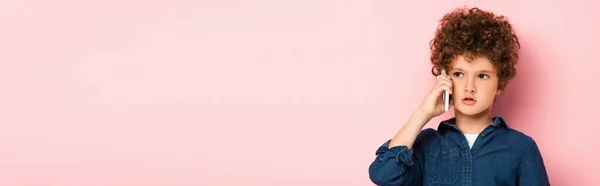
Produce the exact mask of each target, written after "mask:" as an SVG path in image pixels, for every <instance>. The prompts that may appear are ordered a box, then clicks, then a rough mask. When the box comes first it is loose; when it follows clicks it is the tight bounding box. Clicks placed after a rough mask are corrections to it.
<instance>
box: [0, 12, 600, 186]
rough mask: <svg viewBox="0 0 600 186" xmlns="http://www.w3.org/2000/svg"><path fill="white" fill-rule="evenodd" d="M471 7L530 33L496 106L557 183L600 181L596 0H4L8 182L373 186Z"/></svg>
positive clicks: (0, 162)
mask: <svg viewBox="0 0 600 186" xmlns="http://www.w3.org/2000/svg"><path fill="white" fill-rule="evenodd" d="M462 5H469V6H479V7H481V8H482V9H485V10H492V11H494V12H497V13H499V14H504V15H506V16H508V17H509V19H510V20H511V22H512V23H513V25H514V26H515V28H516V29H517V32H518V34H519V36H520V39H521V43H522V46H523V49H522V53H521V60H520V63H519V65H518V66H517V68H518V75H517V77H516V79H514V81H512V82H511V83H510V84H509V85H508V86H509V87H508V89H507V90H506V91H505V92H504V93H505V94H504V95H502V97H501V98H499V99H500V101H499V102H498V104H497V105H496V106H495V109H496V110H495V113H496V114H501V115H503V116H504V117H505V118H506V119H507V121H508V122H509V124H510V126H511V127H513V128H516V129H518V130H520V131H523V132H525V133H527V134H529V135H530V136H532V137H533V138H534V139H535V140H536V141H537V142H538V144H539V146H540V149H541V151H542V153H543V156H544V159H545V162H546V166H547V169H548V172H549V176H550V180H551V182H552V184H553V185H596V184H598V183H599V182H600V176H599V175H600V171H599V167H600V160H599V159H598V156H599V155H600V153H599V150H598V148H597V146H598V142H599V141H600V135H598V134H597V132H598V131H599V129H600V127H598V125H600V123H599V122H598V121H597V119H596V118H595V117H596V116H598V112H597V110H598V109H597V107H598V106H599V105H600V101H598V99H599V98H598V94H599V91H598V88H599V87H598V86H599V85H600V83H598V82H599V81H600V77H599V76H598V75H597V73H595V72H597V71H599V70H600V65H598V54H599V52H598V51H597V50H598V43H599V42H600V36H599V34H598V33H600V22H599V21H598V19H599V18H600V13H599V11H598V8H600V7H599V4H598V3H591V2H586V1H583V0H577V1H571V2H569V3H566V1H562V2H549V1H541V0H540V1H520V0H519V1H517V0H505V1H483V0H480V1H464V0H463V1H460V0H455V1H420V2H416V1H410V2H408V1H389V0H386V1H348V0H343V1H342V0H338V1H335V0H302V1H300V0H297V1H276V0H270V1H269V0H252V1H250V0H238V1H223V0H221V1H217V0H209V1H207V0H204V1H185V0H169V1H166V0H165V1H134V0H119V1H116V0H110V1H96V2H88V1H75V0H71V1H67V0H56V1H41V0H20V1H10V0H4V1H0V25H1V26H0V88H1V89H0V185H2V186H17V185H18V186H38V185H39V186H42V185H44V186H59V185H61V186H75V185H78V186H79V185H80V186H95V185H98V186H100V185H103V186H104V185H111V186H138V185H139V186H141V185H144V186H158V185H160V186H173V185H182V186H183V185H186V186H187V185H272V186H275V185H292V186H293V185H357V186H359V185H360V186H362V185H372V183H371V182H370V181H369V179H368V166H369V164H370V163H371V161H373V160H374V158H375V154H374V153H375V150H376V149H377V147H379V145H381V143H383V142H385V140H387V139H389V138H391V137H392V136H393V135H394V134H395V133H396V132H397V130H398V129H400V127H401V125H402V124H403V123H404V122H405V121H406V120H407V118H408V117H409V115H410V114H411V113H412V111H413V110H414V109H415V108H416V107H417V106H418V105H419V104H420V102H421V99H422V98H424V96H425V94H426V93H427V92H428V91H429V89H430V88H431V86H432V85H433V83H434V77H433V76H432V75H431V74H430V72H429V70H430V63H429V52H430V51H429V48H428V44H429V40H430V39H431V38H432V37H433V32H434V31H435V28H436V26H437V24H438V22H437V21H438V20H439V19H440V18H441V16H443V15H444V14H445V13H446V12H448V11H451V10H452V9H453V8H455V7H460V6H462ZM451 116H452V114H451V113H447V114H444V115H442V116H440V117H438V118H435V119H434V120H432V121H431V122H430V123H429V124H428V126H427V127H437V123H438V122H439V121H440V120H441V119H445V118H448V117H451Z"/></svg>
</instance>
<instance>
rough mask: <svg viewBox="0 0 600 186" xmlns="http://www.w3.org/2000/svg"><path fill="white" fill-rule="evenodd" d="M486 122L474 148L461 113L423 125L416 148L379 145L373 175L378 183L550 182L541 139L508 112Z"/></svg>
mask: <svg viewBox="0 0 600 186" xmlns="http://www.w3.org/2000/svg"><path fill="white" fill-rule="evenodd" d="M493 120H494V123H493V124H491V125H489V126H488V127H487V128H485V129H484V130H483V131H482V132H481V134H479V136H478V137H477V140H475V144H473V148H472V149H469V144H468V142H467V139H466V138H465V136H464V135H463V133H462V132H461V131H460V129H459V128H458V127H456V125H455V121H456V119H455V118H452V119H449V120H446V121H442V122H441V123H440V125H439V127H438V129H437V131H436V130H434V129H431V128H429V129H424V130H422V131H421V132H420V133H419V135H418V136H417V139H416V141H415V144H414V145H413V148H412V149H408V148H407V147H406V146H396V147H392V148H388V145H389V143H390V141H391V140H388V141H387V142H385V143H384V144H383V145H382V146H381V147H379V149H377V151H376V153H375V154H376V156H377V157H376V158H375V161H373V162H372V163H371V165H370V166H369V177H370V179H371V181H372V182H373V183H375V184H377V185H476V186H479V185H485V186H491V185H526V186H537V185H550V183H549V181H548V175H547V173H546V168H545V166H544V160H543V159H542V155H541V153H540V151H539V149H538V146H537V145H536V143H535V141H534V140H533V139H532V138H531V137H529V136H527V135H525V134H523V133H521V132H519V131H517V130H514V129H511V128H509V127H508V125H507V124H506V122H505V121H504V119H503V118H502V117H494V118H493Z"/></svg>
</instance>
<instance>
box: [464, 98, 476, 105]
mask: <svg viewBox="0 0 600 186" xmlns="http://www.w3.org/2000/svg"><path fill="white" fill-rule="evenodd" d="M462 102H463V103H464V104H465V105H474V104H475V103H476V102H477V100H476V99H475V98H472V97H465V98H463V99H462Z"/></svg>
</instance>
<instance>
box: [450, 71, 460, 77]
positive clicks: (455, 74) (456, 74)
mask: <svg viewBox="0 0 600 186" xmlns="http://www.w3.org/2000/svg"><path fill="white" fill-rule="evenodd" d="M452 75H454V77H462V76H463V73H462V72H454V73H452Z"/></svg>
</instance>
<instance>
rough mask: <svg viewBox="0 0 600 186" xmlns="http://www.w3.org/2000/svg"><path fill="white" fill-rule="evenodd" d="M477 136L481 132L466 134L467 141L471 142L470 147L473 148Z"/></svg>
mask: <svg viewBox="0 0 600 186" xmlns="http://www.w3.org/2000/svg"><path fill="white" fill-rule="evenodd" d="M477 136H479V134H465V137H466V138H467V141H468V142H469V148H473V144H474V143H475V140H476V139H477Z"/></svg>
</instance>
